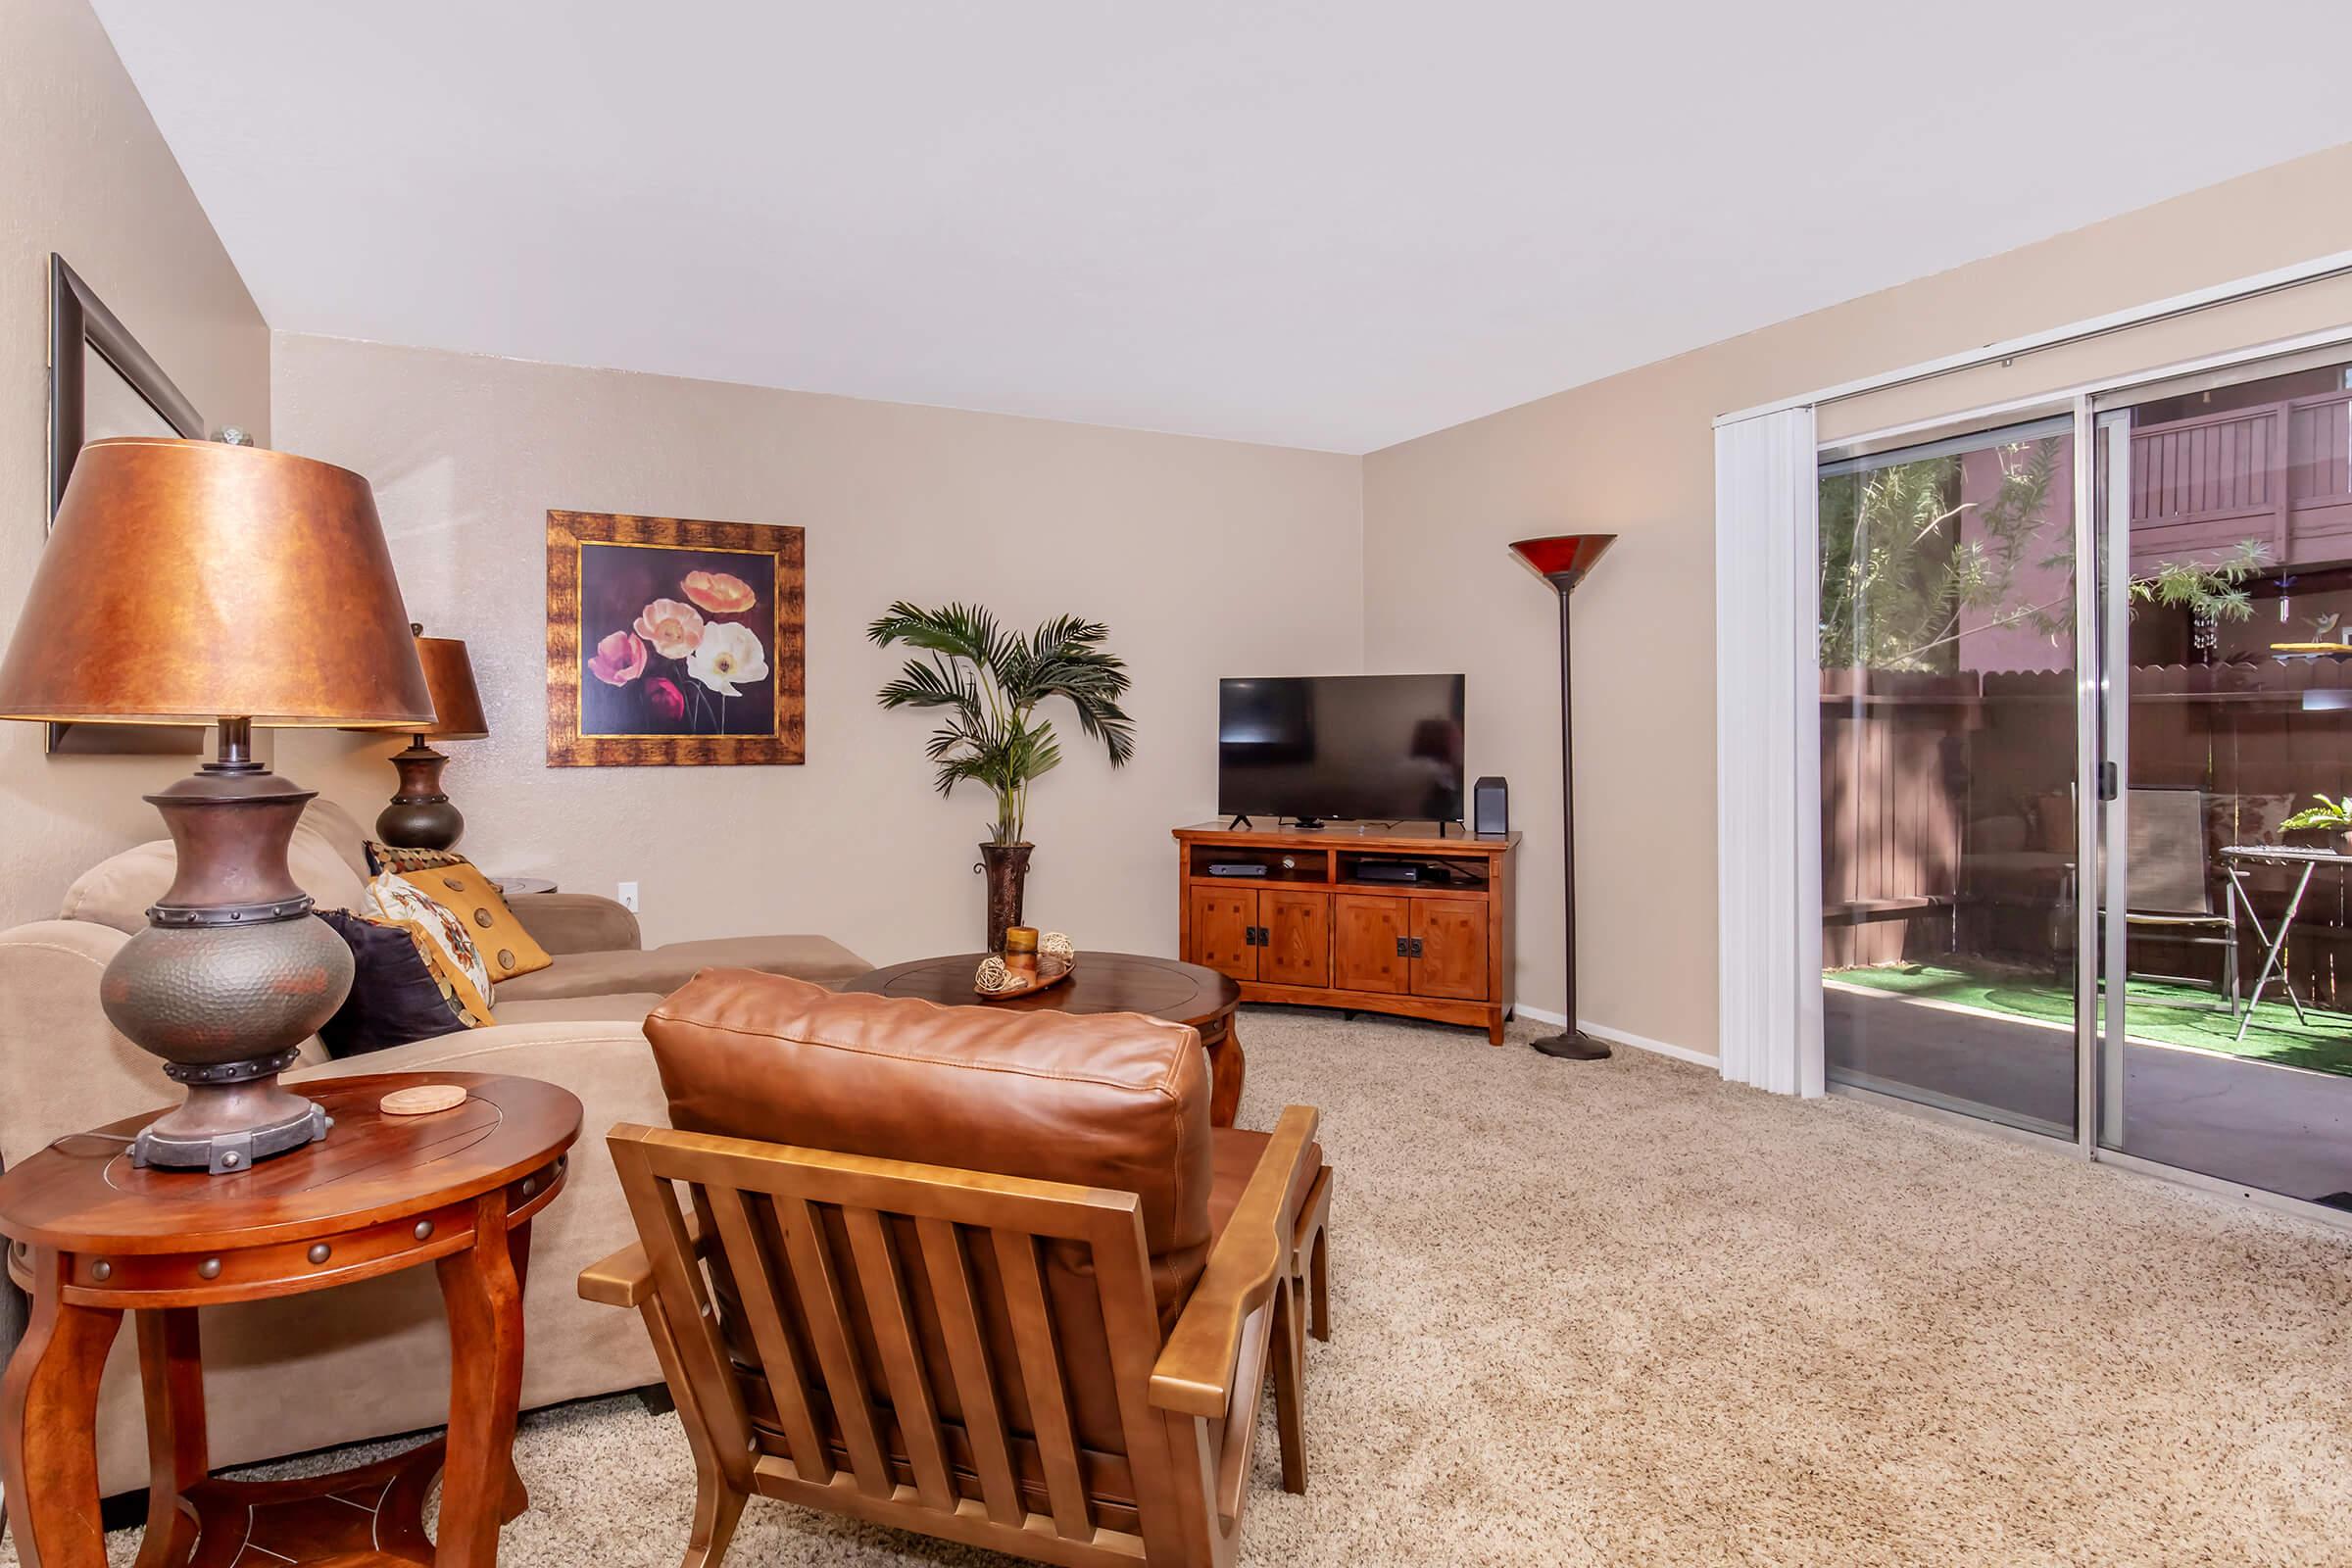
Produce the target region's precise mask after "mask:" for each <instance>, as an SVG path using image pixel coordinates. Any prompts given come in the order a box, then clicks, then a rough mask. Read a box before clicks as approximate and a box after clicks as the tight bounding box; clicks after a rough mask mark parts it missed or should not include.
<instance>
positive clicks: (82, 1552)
mask: <svg viewBox="0 0 2352 1568" xmlns="http://www.w3.org/2000/svg"><path fill="white" fill-rule="evenodd" d="M32 1274H33V1304H32V1321H31V1322H29V1323H27V1324H26V1325H25V1338H24V1340H23V1341H22V1342H21V1343H20V1344H19V1345H18V1346H17V1353H16V1354H15V1355H14V1356H12V1357H11V1358H10V1359H9V1363H8V1375H7V1376H6V1378H4V1379H0V1485H5V1486H6V1487H7V1489H8V1508H9V1513H10V1515H11V1521H10V1522H11V1523H12V1524H13V1525H14V1527H15V1529H16V1535H17V1552H18V1557H19V1560H20V1561H21V1562H23V1563H24V1565H25V1568H106V1530H105V1527H104V1526H103V1525H101V1524H100V1523H99V1518H98V1430H97V1429H98V1377H99V1374H100V1373H101V1372H103V1371H104V1370H105V1369H106V1352H107V1350H108V1349H109V1348H111V1347H112V1346H113V1345H114V1343H115V1335H116V1333H117V1331H119V1330H120V1329H121V1328H122V1326H123V1314H122V1313H121V1312H120V1311H118V1310H115V1309H113V1308H109V1307H94V1306H69V1305H67V1304H66V1302H65V1300H64V1299H63V1298H62V1295H61V1291H62V1287H63V1284H64V1278H65V1260H64V1259H63V1258H61V1257H60V1256H59V1255H58V1254H57V1253H56V1252H54V1251H49V1250H37V1251H35V1252H34V1253H33V1254H32Z"/></svg>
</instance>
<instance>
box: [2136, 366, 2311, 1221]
mask: <svg viewBox="0 0 2352 1568" xmlns="http://www.w3.org/2000/svg"><path fill="white" fill-rule="evenodd" d="M2094 444H2095V449H2096V450H2095V456H2094V462H2095V472H2096V476H2097V499H2096V503H2095V505H2096V509H2097V512H2098V515H2099V527H2100V532H2101V536H2102V541H2103V546H2104V549H2103V555H2104V558H2105V563H2106V570H2105V572H2104V574H2103V576H2104V581H2103V583H2102V587H2103V590H2104V607H2103V608H2104V626H2103V628H2102V632H2103V635H2102V638H2101V642H2102V644H2103V647H2104V652H2105V656H2106V657H2105V664H2106V681H2105V685H2104V690H2103V704H2102V708H2101V711H2100V713H2099V715H2098V716H2099V719H2100V721H2101V722H2102V724H2103V725H2104V731H2105V733H2104V748H2103V750H2104V753H2105V755H2106V757H2107V758H2108V759H2109V760H2113V761H2115V762H2116V763H2117V776H2116V779H2115V781H2114V782H2115V787H2114V789H2113V791H2112V794H2113V797H2114V798H2113V799H2112V800H2110V801H2108V802H2107V803H2106V805H2105V808H2104V823H2103V838H2104V841H2105V844H2106V847H2107V857H2106V865H2105V873H2104V876H2103V879H2102V887H2101V897H2100V909H2101V915H2102V940H2101V949H2102V953H2101V963H2100V968H2101V972H2102V973H2103V974H2104V975H2105V976H2106V985H2105V988H2104V989H2105V991H2106V993H2107V994H2108V995H2110V996H2113V995H2116V994H2117V993H2118V992H2119V991H2120V993H2121V995H2122V996H2123V998H2124V1005H2123V1006H2121V1007H2110V1008H2108V1009H2107V1010H2106V1012H2105V1014H2104V1016H2103V1017H2102V1019H2101V1021H2100V1029H2099V1037H2098V1041H2097V1046H2096V1051H2097V1055H2096V1062H2097V1069H2098V1071H2097V1099H2098V1103H2099V1115H2098V1118H2097V1127H2096V1137H2097V1142H2098V1147H2099V1148H2100V1149H2102V1150H2106V1151H2113V1152H2118V1153H2121V1154H2124V1155H2127V1156H2132V1157H2136V1158H2138V1159H2143V1160H2147V1161H2151V1162H2154V1163H2156V1164H2160V1165H2163V1166H2167V1167H2172V1168H2177V1169H2180V1170H2186V1171H2192V1172H2196V1173H2198V1174H2201V1175H2204V1176H2208V1177H2212V1178H2216V1179H2218V1180H2220V1181H2222V1182H2225V1183H2228V1184H2231V1185H2234V1186H2240V1187H2243V1188H2247V1189H2251V1190H2256V1191H2261V1192H2267V1193H2274V1194H2280V1195H2284V1196H2286V1197H2290V1198H2296V1199H2302V1200H2306V1201H2317V1202H2322V1203H2327V1204H2330V1205H2333V1206H2336V1207H2343V1208H2352V898H2348V893H2352V889H2348V877H2347V872H2348V871H2352V854H2348V853H2347V851H2352V841H2348V840H2347V831H2348V830H2352V820H2347V819H2345V818H2343V817H2342V816H2341V815H2340V814H2339V813H2336V812H2334V811H2333V810H2332V809H2331V807H2332V806H2333V805H2335V804H2340V803H2342V802H2343V799H2344V796H2345V794H2346V791H2347V790H2348V789H2352V356H2348V355H2347V354H2346V353H2345V351H2343V350H2337V351H2334V353H2333V354H2332V355H2329V354H2322V355H2315V356H2306V357H2304V358H2303V359H2302V360H2301V361H2298V362H2291V363H2288V364H2285V365H2272V366H2258V367H2253V368H2241V369H2235V370H2229V371H2224V372H2219V373H2216V374H2210V375H2203V376H2199V377H2196V378H2193V379H2185V380H2182V381H2179V382H2175V383H2172V384H2167V385H2159V386H2152V387H2147V388H2141V389H2135V390H2132V391H2131V392H2129V393H2125V394H2121V395H2118V396H2116V397H2112V398H2108V399H2102V400H2101V410H2100V413H2099V416H2098V421H2097V425H2096V433H2095V436H2094ZM2119 976H2120V977H2122V984H2121V985H2120V986H2119V984H2118V983H2117V981H2118V977H2119Z"/></svg>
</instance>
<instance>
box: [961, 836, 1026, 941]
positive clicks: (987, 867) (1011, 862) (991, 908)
mask: <svg viewBox="0 0 2352 1568" xmlns="http://www.w3.org/2000/svg"><path fill="white" fill-rule="evenodd" d="M1034 848H1036V846H1035V845H1030V844H983V845H981V846H980V863H979V864H978V865H976V866H974V867H972V869H973V870H975V871H978V872H979V873H980V874H981V875H982V876H984V877H986V878H987V879H988V951H989V952H990V953H1003V952H1004V951H1005V931H1006V930H1008V929H1010V928H1011V927H1013V926H1016V925H1019V924H1021V923H1022V920H1021V889H1022V886H1023V885H1024V884H1025V883H1026V882H1027V881H1028V880H1029V852H1030V851H1031V850H1032V849H1034Z"/></svg>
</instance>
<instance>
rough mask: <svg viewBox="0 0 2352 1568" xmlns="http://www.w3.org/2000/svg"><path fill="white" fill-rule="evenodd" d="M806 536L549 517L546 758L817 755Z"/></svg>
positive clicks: (793, 531) (668, 762)
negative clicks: (810, 734) (805, 696)
mask: <svg viewBox="0 0 2352 1568" xmlns="http://www.w3.org/2000/svg"><path fill="white" fill-rule="evenodd" d="M803 595H804V584H803V580H802V562H801V530H800V529H798V528H784V527H776V526H773V525H771V524H766V523H754V522H702V521H697V520H695V519H693V518H690V517H638V516H629V515H622V514H618V513H605V512H550V513H549V514H548V515H547V760H548V762H549V764H550V765H551V766H557V767H661V766H668V767H678V766H686V767H694V766H727V765H733V764H741V763H760V762H771V763H772V762H799V761H801V760H804V757H805V753H806V745H805V740H804V736H803V729H802V725H803V716H804V715H803V701H802V676H803V655H804V642H805V637H806V626H805V622H806V605H805V601H804V597H803Z"/></svg>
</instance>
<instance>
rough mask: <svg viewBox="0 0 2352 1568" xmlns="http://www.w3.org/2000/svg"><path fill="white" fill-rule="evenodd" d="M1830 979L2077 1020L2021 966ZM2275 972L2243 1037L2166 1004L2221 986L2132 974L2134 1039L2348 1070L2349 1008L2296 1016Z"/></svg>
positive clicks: (2351, 1049)
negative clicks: (2019, 970)
mask: <svg viewBox="0 0 2352 1568" xmlns="http://www.w3.org/2000/svg"><path fill="white" fill-rule="evenodd" d="M1828 977H1829V978H1830V979H1833V980H1843V981H1846V982H1848V983H1849V984H1852V985H1857V986H1868V987H1869V988H1871V989H1872V990H1874V991H1887V992H1891V993H1893V994H1894V995H1896V996H1904V997H1918V998H1920V999H1922V1000H1923V1001H1931V1002H1950V1003H1956V1004H1958V1005H1961V1006H1964V1007H1981V1008H1983V1009H1984V1010H1985V1011H1986V1012H2005V1013H2008V1014H2010V1015H2011V1016H2013V1017H2018V1018H2036V1019H2040V1020H2041V1021H2043V1022H2045V1023H2059V1024H2067V1023H2072V1022H2073V1021H2074V1016H2075V994H2074V992H2073V990H2072V989H2070V988H2067V987H2064V986H2060V985H2059V984H2057V983H2056V982H2054V981H2051V980H2049V979H2047V978H2036V977H2034V976H2032V975H2026V974H2001V973H1997V972H1985V973H1976V972H1972V971H1969V970H1966V969H1955V968H1948V967H1945V966H1943V965H1940V964H1888V965H1884V966H1874V967H1868V968H1856V969H1833V970H1831V971H1830V972H1829V976H1828ZM2278 995H2279V993H2278V976H2276V975H2274V976H2272V977H2271V983H2270V985H2269V986H2267V987H2265V988H2264V991H2263V998H2264V1000H2263V1004H2262V1005H2261V1006H2260V1007H2258V1008H2256V1009H2255V1012H2254V1022H2253V1023H2252V1024H2251V1025H2250V1026H2249V1027H2248V1028H2247V1030H2246V1038H2245V1039H2243V1040H2233V1039H2231V1038H2230V1037H2231V1036H2232V1035H2233V1034H2234V1033H2236V1030H2237V1021H2236V1020H2235V1019H2233V1018H2231V1017H2230V1016H2229V1013H2228V1012H2227V1011H2226V1010H2225V1011H2218V1012H2216V1011H2204V1010H2199V1009H2195V1008H2190V1007H2181V1006H2170V1007H2168V1006H2165V1005H2163V1004H2164V1003H2167V1002H2175V1003H2179V1002H2214V1001H2218V1000H2220V996H2221V993H2220V992H2218V991H2216V990H2214V989H2213V988H2212V987H2210V986H2178V985H2169V984H2166V983H2165V982H2163V981H2157V980H2134V981H2132V982H2131V991H2130V993H2129V996H2130V1011H2129V1016H2128V1019H2127V1023H2128V1027H2129V1029H2130V1032H2131V1037H2132V1038H2133V1039H2135V1040H2157V1041H2162V1042H2163V1043H2165V1044H2166V1045H2172V1046H2193V1047H2195V1048H2196V1049H2198V1050H2200V1051H2214V1052H2220V1053H2222V1054H2225V1055H2231V1056H2251V1057H2253V1058H2255V1059H2257V1060H2261V1061H2275V1062H2278V1063H2280V1064H2281V1065H2283V1066H2288V1067H2306V1068H2309V1069H2310V1070H2312V1071H2313V1072H2331V1073H2338V1074H2341V1075H2343V1076H2345V1077H2352V1015H2347V1014H2344V1013H2340V1012H2324V1011H2322V1010H2321V1009H2319V1008H2318V1007H2312V1006H2306V1007H2305V1008H2304V1012H2305V1013H2306V1014H2307V1015H2308V1016H2309V1017H2310V1019H2311V1023H2310V1025H2309V1026H2308V1027H2306V1026H2304V1025H2303V1024H2300V1023H2297V1022H2296V1021H2295V1009H2294V1008H2293V1007H2291V1006H2289V1005H2287V1004H2286V1002H2285V1000H2284V999H2283V998H2282V997H2281V998H2280V1000H2278V1001H2277V1002H2273V1001H2271V1000H2269V999H2270V998H2272V997H2274V996H2278Z"/></svg>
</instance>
